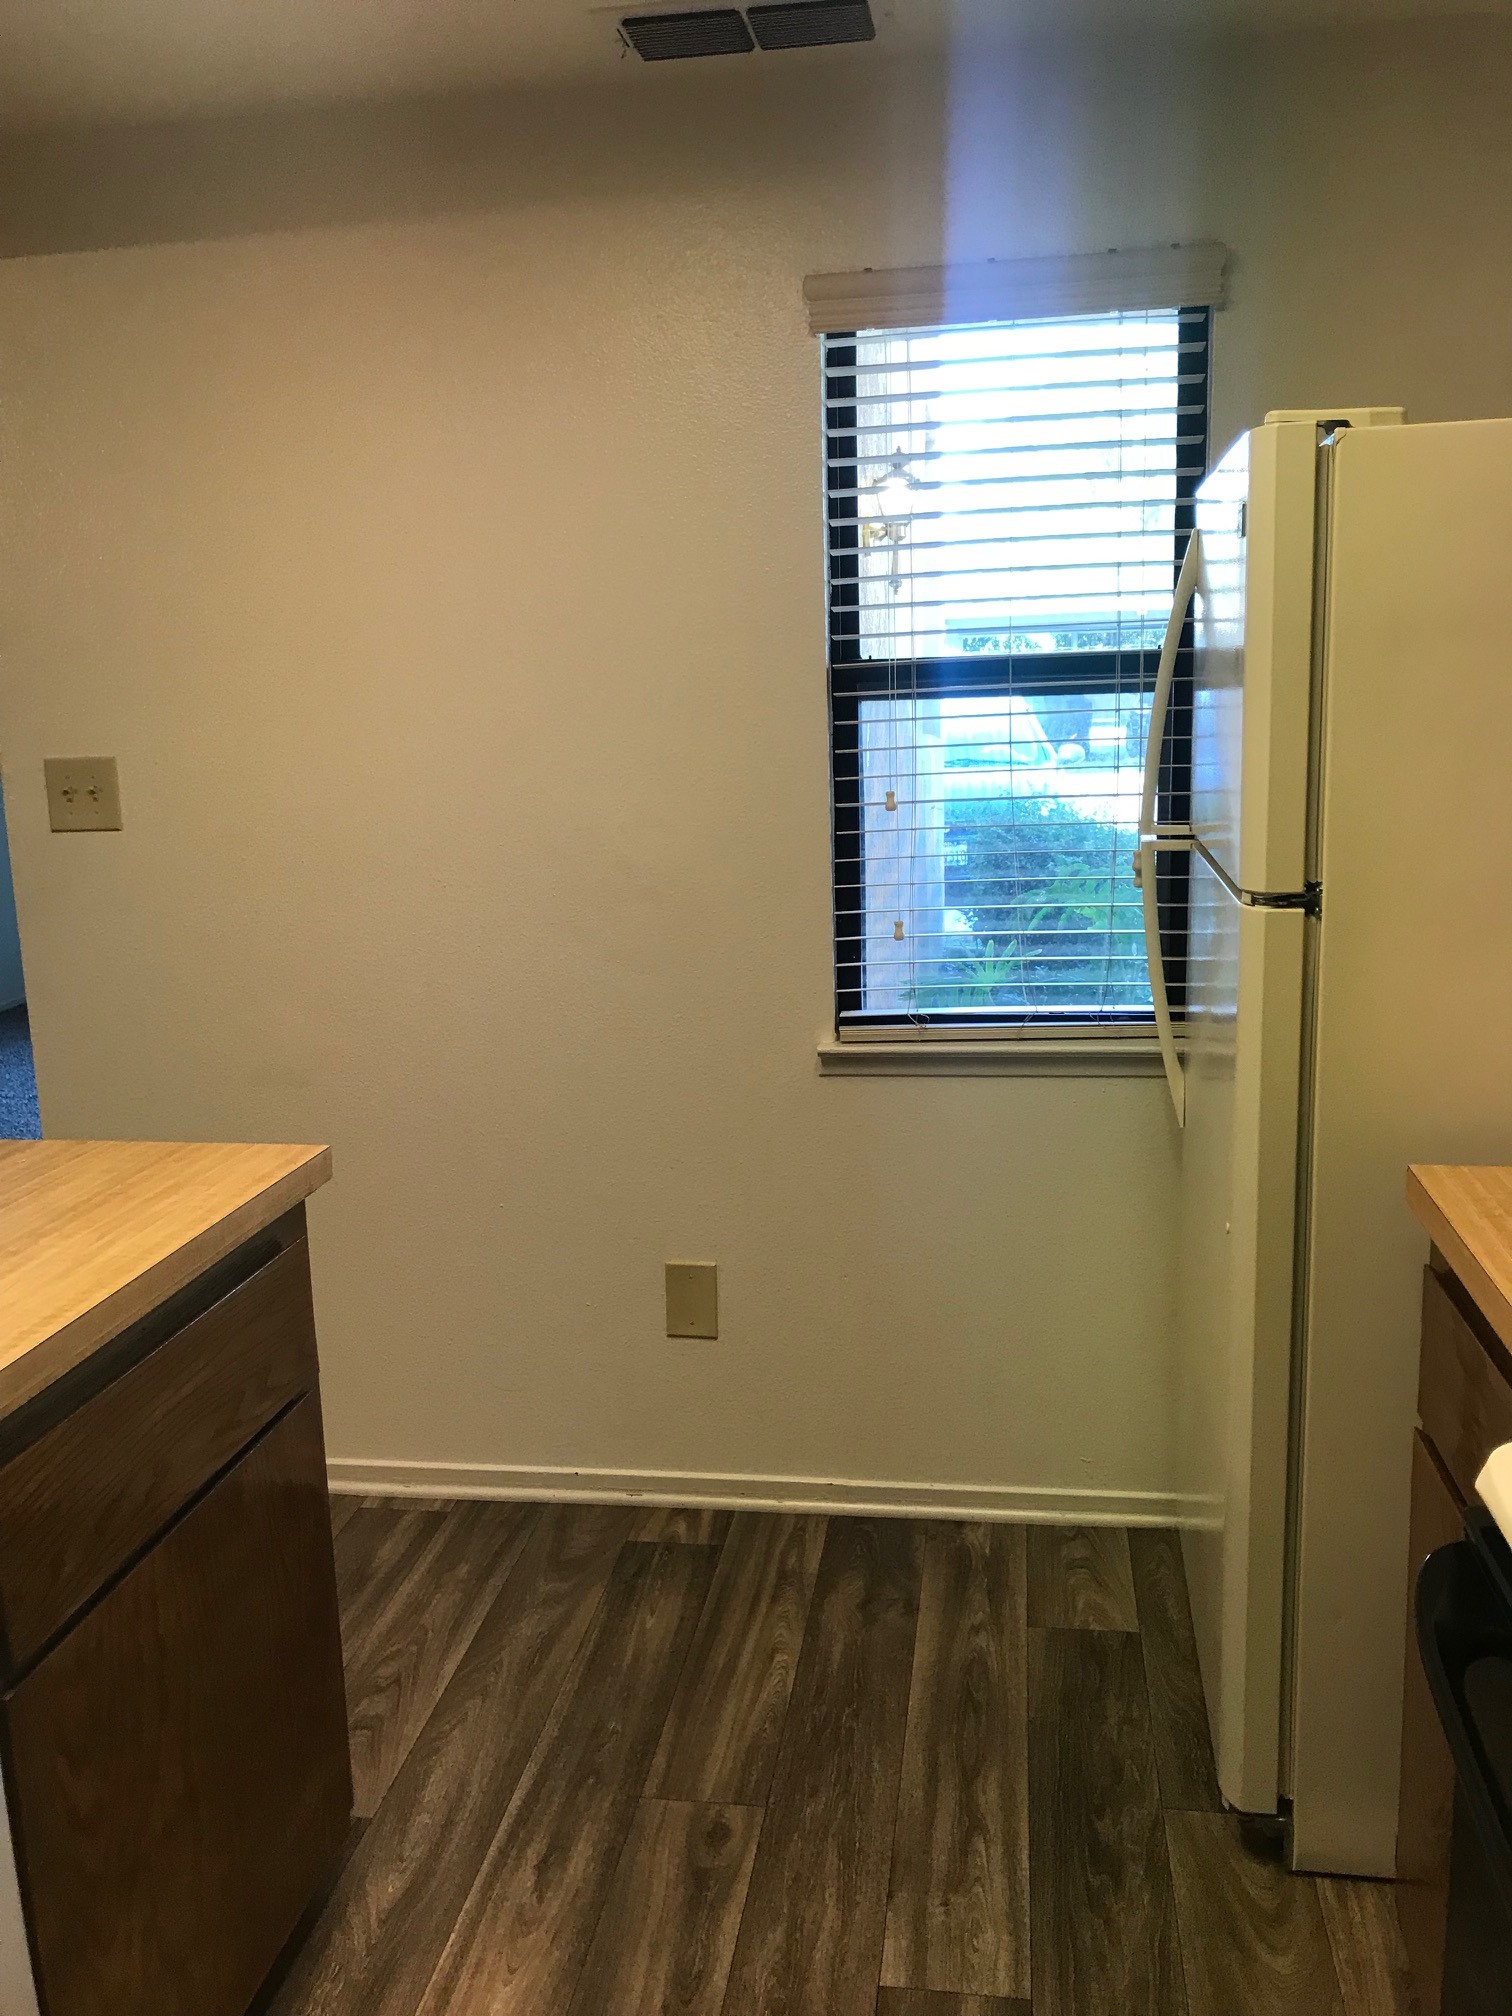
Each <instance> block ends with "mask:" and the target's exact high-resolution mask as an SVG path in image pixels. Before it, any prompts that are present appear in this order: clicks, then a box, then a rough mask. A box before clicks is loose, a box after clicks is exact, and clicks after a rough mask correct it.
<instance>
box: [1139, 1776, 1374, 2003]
mask: <svg viewBox="0 0 1512 2016" xmlns="http://www.w3.org/2000/svg"><path fill="white" fill-rule="evenodd" d="M1166 1832H1167V1834H1168V1836H1169V1838H1170V1844H1171V1871H1172V1874H1173V1876H1174V1877H1175V1882H1176V1909H1177V1915H1178V1917H1179V1919H1180V1923H1181V1950H1182V1955H1183V1958H1184V1960H1185V1963H1186V1978H1187V1996H1188V2003H1189V2008H1190V2016H1234V2012H1235V2011H1236V2010H1243V2011H1244V2016H1342V2010H1343V2003H1342V2000H1341V1997H1340V1994H1339V1983H1338V1977H1337V1975H1336V1973H1335V1971H1334V1963H1333V1953H1332V1950H1331V1949H1330V1946H1329V1943H1328V1932H1327V1929H1326V1927H1325V1925H1324V1923H1323V1910H1322V1906H1321V1905H1320V1903H1319V1901H1318V1892H1317V1887H1316V1885H1315V1884H1314V1882H1313V1880H1312V1878H1311V1877H1310V1876H1293V1875H1292V1874H1291V1873H1290V1871H1289V1870H1287V1869H1286V1868H1285V1867H1284V1866H1283V1865H1282V1863H1281V1862H1280V1861H1279V1860H1278V1859H1276V1858H1275V1857H1274V1856H1272V1855H1270V1854H1259V1853H1256V1852H1254V1851H1253V1850H1251V1849H1250V1848H1249V1847H1248V1846H1247V1845H1246V1843H1245V1840H1244V1838H1243V1835H1242V1833H1241V1831H1240V1822H1239V1821H1238V1820H1237V1819H1235V1817H1234V1816H1233V1815H1232V1814H1230V1813H1168V1814H1167V1815H1166Z"/></svg>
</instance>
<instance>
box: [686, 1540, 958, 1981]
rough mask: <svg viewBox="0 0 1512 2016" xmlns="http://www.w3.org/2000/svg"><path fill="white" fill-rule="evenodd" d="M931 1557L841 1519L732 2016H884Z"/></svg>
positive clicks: (760, 1856) (790, 1729) (807, 1646)
mask: <svg viewBox="0 0 1512 2016" xmlns="http://www.w3.org/2000/svg"><path fill="white" fill-rule="evenodd" d="M923 1551H924V1550H923V1538H922V1532H921V1529H920V1528H919V1526H918V1525H917V1524H916V1523H915V1522H913V1521H912V1520H904V1519H831V1520H830V1522H829V1529H828V1532H827V1534H826V1537H825V1543H824V1552H823V1555H822V1557H821V1559H820V1563H819V1574H818V1579H817V1581H816V1583H815V1586H814V1595H813V1600H812V1602H811V1604H810V1606H809V1617H808V1626H807V1629H806V1631H805V1633H804V1640H803V1650H802V1653H801V1654H800V1656H799V1660H798V1671H797V1674H796V1675H795V1677H794V1681H793V1693H792V1699H791V1701H790V1702H789V1704H788V1712H787V1719H786V1722H785V1723H784V1726H783V1732H782V1741H781V1744H780V1746H779V1749H778V1756H777V1765H776V1769H775V1771H774V1772H773V1775H772V1784H771V1790H770V1792H769V1794H768V1797H767V1809H766V1821H765V1824H764V1825H763V1827H762V1832H761V1841H760V1845H759V1846H758V1848H757V1851H756V1865H755V1868H754V1869H753V1871H752V1873H751V1884H750V1889H749V1890H748V1892H747V1894H746V1907H745V1914H744V1916H743V1918H742V1920H741V1926H740V1938H739V1941H738V1942H737V1944H736V1948H735V1959H734V1963H733V1965H732V1967H731V1972H730V1986H729V1991H728V1993H727V1994H726V1996H725V2004H724V2012H723V2016H874V2010H875V2005H876V1997H877V1981H878V1976H879V1974H880V1971H881V1962H882V1940H883V1934H884V1930H885V1926H886V1918H887V1885H888V1874H889V1870H890V1867H891V1862H892V1836H893V1823H894V1819H895V1817H896V1812H897V1802H898V1786H899V1780H900V1777H901V1772H902V1765H903V1744H904V1736H905V1731H906V1726H907V1716H908V1686H909V1674H910V1670H911V1668H912V1664H913V1649H914V1633H915V1628H916V1625H917V1621H918V1603H919V1582H920V1575H921V1570H922V1565H923Z"/></svg>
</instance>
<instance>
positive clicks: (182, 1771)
mask: <svg viewBox="0 0 1512 2016" xmlns="http://www.w3.org/2000/svg"><path fill="white" fill-rule="evenodd" d="M88 1145H90V1144H74V1143H67V1144H52V1143H37V1144H32V1143H28V1144H18V1146H21V1147H24V1148H25V1149H27V1150H33V1149H58V1150H65V1149H77V1148H80V1147H82V1146H88ZM94 1145H97V1146H98V1147H99V1148H100V1150H101V1151H102V1158H101V1162H100V1166H99V1169H98V1171H97V1172H96V1174H97V1175H98V1178H99V1181H98V1183H97V1184H95V1185H94V1188H93V1189H91V1183H92V1181H93V1179H92V1178H91V1177H90V1175H89V1171H88V1169H87V1166H85V1165H84V1164H82V1163H81V1162H80V1161H79V1160H78V1159H77V1158H73V1159H72V1160H70V1158H68V1157H67V1156H61V1157H59V1158H58V1160H56V1161H55V1162H54V1163H53V1164H52V1166H51V1168H49V1164H48V1162H47V1159H46V1158H45V1157H44V1158H42V1159H41V1161H39V1162H37V1163H34V1164H33V1165H32V1166H31V1168H30V1169H23V1168H22V1167H20V1166H18V1164H17V1162H16V1160H15V1157H14V1154H13V1152H12V1151H9V1150H7V1151H3V1152H0V1205H3V1202H4V1199H5V1195H6V1189H7V1184H10V1185H11V1187H12V1194H15V1195H19V1196H21V1197H22V1203H23V1207H24V1209H29V1210H31V1211H32V1213H33V1216H34V1217H35V1215H36V1204H37V1192H38V1187H39V1186H40V1187H41V1188H42V1189H44V1190H45V1189H46V1188H47V1187H48V1178H49V1176H50V1175H51V1176H54V1177H59V1176H61V1177H65V1178H67V1182H65V1183H64V1184H63V1186H62V1187H61V1188H60V1189H58V1192H57V1199H56V1201H57V1205H58V1217H57V1224H56V1227H55V1233H54V1236H55V1238H56V1240H57V1241H58V1242H59V1248H60V1256H61V1255H62V1254H63V1253H64V1252H65V1251H66V1249H67V1248H68V1247H69V1246H70V1245H73V1246H74V1247H78V1246H79V1243H80V1242H79V1228H78V1224H77V1217H78V1214H79V1212H80V1211H81V1210H82V1211H84V1212H85V1214H86V1215H87V1214H88V1212H89V1211H90V1210H91V1209H95V1210H98V1211H99V1213H100V1214H101V1223H102V1228H103V1229H102V1232H101V1235H100V1236H101V1237H102V1238H105V1239H115V1240H117V1241H118V1249H117V1252H116V1256H115V1260H114V1262H113V1263H111V1264H108V1265H105V1266H104V1267H103V1271H99V1272H97V1274H96V1276H95V1277H94V1279H93V1280H92V1281H91V1282H90V1283H89V1284H88V1285H87V1286H80V1285H78V1284H76V1285H75V1286H74V1287H73V1288H70V1286H69V1280H68V1270H67V1269H66V1268H65V1267H63V1266H62V1265H61V1260H60V1269H59V1271H58V1272H57V1273H56V1274H55V1275H47V1274H46V1273H45V1270H43V1271H42V1272H39V1270H38V1269H37V1267H36V1265H35V1261H36V1251H35V1248H34V1247H31V1246H27V1247H23V1248H20V1249H17V1248H14V1247H13V1246H12V1243H11V1236H10V1235H11V1226H10V1224H9V1222H8V1221H6V1230H5V1232H4V1233H3V1234H0V1288H6V1287H8V1288H9V1289H10V1290H11V1291H12V1294H11V1297H10V1298H9V1299H5V1300H0V1308H3V1309H4V1312H5V1314H4V1318H3V1319H0V1321H3V1323H4V1324H5V1325H8V1326H9V1329H8V1332H7V1330H6V1329H5V1328H0V1760H3V1767H4V1792H5V1816H4V1817H5V1822H6V1825H5V1829H4V1835H5V1839H4V1843H3V1847H4V1850H6V1851H8V1852H5V1853H0V1985H3V1987H4V1990H5V1997H6V1999H5V2000H4V2011H5V2016H32V2012H33V2011H38V2012H45V2016H149V2012H150V2016H243V2012H244V2011H245V2010H246V2009H247V2007H248V2005H249V2004H250V2003H251V2002H252V2000H253V1998H254V1996H255V1995H256V1993H257V1991H258V1988H259V1986H260V1985H261V1983H262V1981H263V1979H264V1977H265V1976H266V1974H267V1972H268V1970H269V1968H270V1966H271V1965H272V1963H273V1962H274V1960H275V1959H276V1958H277V1956H278V1953H279V1951H280V1949H281V1948H282V1947H283V1945H284V1944H285V1942H286V1941H287V1939H288V1937H289V1935H290V1933H291V1932H292V1931H293V1930H294V1928H295V1926H296V1924H297V1923H298V1921H299V1918H300V1916H301V1914H302V1913H303V1911H304V1910H305V1908H306V1906H307V1905H308V1904H309V1902H310V1901H311V1899H312V1898H313V1897H314V1895H315V1894H316V1893H317V1891H318V1889H319V1887H320V1885H321V1883H322V1882H323V1881H324V1880H325V1878H326V1877H327V1875H328V1874H329V1871H330V1870H331V1868H332V1867H333V1865H334V1863H335V1861H336V1859H337V1857H338V1855H339V1853H340V1850H341V1846H342V1843H343V1841H344V1839H345V1837H346V1833H347V1829H348V1825H349V1819H350V1813H351V1803H352V1798H351V1790H352V1788H351V1772H350V1764H349V1757H348V1750H347V1731H346V1702H345V1697H344V1692H343V1685H342V1674H341V1641H340V1630H339V1623H338V1617H337V1606H336V1587H335V1569H334V1563H333V1558H332V1546H331V1529H330V1514H329V1501H328V1498H327V1492H326V1468H325V1447H324V1436H323V1430H322V1423H321V1409H320V1390H319V1370H318V1361H317V1357H316V1347H315V1327H314V1312H313V1304H312V1298H311V1284H310V1269H309V1249H308V1243H307V1239H306V1230H305V1213H304V1204H303V1196H302V1194H301V1181H295V1182H294V1183H293V1185H292V1188H291V1185H290V1182H289V1181H288V1180H287V1176H288V1174H290V1173H292V1171H293V1169H294V1168H298V1167H301V1166H302V1171H303V1175H302V1182H303V1190H304V1191H305V1192H307V1191H308V1190H309V1189H313V1188H314V1186H315V1183H316V1182H318V1181H320V1180H322V1178H323V1165H322V1164H321V1162H320V1156H321V1155H322V1154H323V1151H310V1150H284V1151H264V1150H247V1151H245V1153H246V1155H247V1156H248V1157H249V1158H250V1159H249V1161H248V1163H247V1165H246V1166H245V1168H242V1169H241V1170H240V1173H239V1174H238V1173H237V1170H238V1165H236V1164H235V1163H234V1162H233V1163H232V1164H230V1165H227V1164H226V1163H225V1162H224V1160H222V1161H221V1162H216V1161H215V1159H214V1158H216V1157H217V1156H221V1157H223V1156H224V1154H225V1153H226V1152H227V1151H220V1150H214V1149H207V1150H206V1151H204V1153H205V1156H206V1158H207V1159H206V1161H205V1163H204V1164H203V1167H204V1169H205V1170H206V1171H207V1172H215V1176H214V1180H209V1178H208V1177H207V1181H206V1184H205V1187H204V1189H203V1190H202V1191H201V1193H200V1195H199V1198H198V1202H196V1201H195V1200H194V1198H193V1197H191V1196H188V1195H186V1194H185V1192H184V1186H185V1185H191V1186H192V1179H193V1175H194V1172H195V1169H196V1167H197V1166H199V1165H197V1164H196V1159H195V1156H194V1154H193V1152H191V1151H185V1150H182V1149H174V1150H172V1151H159V1152H160V1153H164V1154H167V1153H170V1152H171V1153H172V1155H173V1156H174V1157H176V1158H177V1166H176V1169H175V1171H174V1177H173V1180H172V1181H171V1182H169V1183H168V1184H167V1185H166V1187H165V1186H164V1184H163V1181H162V1178H163V1170H162V1168H161V1167H154V1166H153V1163H152V1158H151V1155H150V1153H148V1152H147V1151H146V1150H145V1149H143V1148H141V1147H139V1145H138V1144H94ZM118 1148H120V1149H130V1150H132V1151H133V1152H131V1153H128V1154H125V1155H124V1156H116V1157H114V1158H112V1157H111V1155H110V1154H109V1153H108V1152H106V1151H110V1150H115V1149H118ZM231 1152H232V1153H233V1154H234V1153H235V1152H238V1151H231ZM270 1154H271V1155H272V1156H273V1158H274V1165H273V1166H274V1167H275V1168H276V1167H279V1166H281V1165H280V1164H279V1163H278V1157H279V1156H280V1155H281V1156H282V1158H283V1161H284V1162H286V1163H289V1164H290V1165H291V1170H290V1171H289V1172H286V1173H285V1177H284V1178H277V1177H275V1179H274V1180H272V1181H265V1180H264V1179H265V1178H266V1176H267V1174H268V1168H269V1164H268V1160H267V1158H268V1156H269V1155H270ZM299 1158H303V1163H302V1165H301V1164H300V1162H299ZM228 1171H229V1173H228ZM222 1179H224V1180H222ZM134 1181H135V1182H136V1183H137V1187H138V1190H139V1193H140V1194H141V1195H146V1194H148V1193H151V1194H153V1195H156V1196H157V1198H158V1201H159V1203H160V1204H161V1205H164V1206H165V1207H166V1208H165V1210H164V1211H163V1212H162V1213H160V1215H159V1218H158V1219H157V1221H155V1222H156V1223H157V1230H156V1232H153V1231H151V1230H150V1229H149V1227H148V1223H147V1219H146V1218H143V1219H140V1220H138V1223H137V1232H138V1235H139V1237H138V1243H137V1244H136V1245H135V1246H133V1243H132V1240H131V1238H130V1236H129V1235H128V1236H124V1237H123V1234H122V1229H121V1228H122V1227H124V1226H126V1225H128V1224H129V1222H130V1217H131V1196H132V1188H133V1182H134ZM154 1186H156V1187H155V1188H154ZM243 1191H245V1192H246V1193H247V1194H246V1195H242V1194H241V1193H242V1192H243ZM291 1195H293V1196H294V1197H295V1198H296V1200H297V1201H295V1202H294V1203H293V1204H292V1205H291V1204H290V1203H289V1198H290V1196H291ZM91 1196H92V1197H93V1199H94V1202H93V1204H91V1202H90V1198H91ZM228 1211H229V1215H230V1217H231V1219H232V1221H233V1222H232V1226H231V1230H230V1232H229V1234H228V1233H226V1231H225V1230H224V1223H223V1221H224V1217H225V1216H226V1215H227V1213H228ZM43 1215H44V1217H45V1213H44V1214H43ZM263 1221H266V1222H263ZM112 1227H113V1228H114V1229H110V1228H112ZM33 1229H34V1230H35V1229H37V1228H36V1227H35V1225H34V1227H33ZM228 1240H230V1241H232V1242H234V1243H230V1244H229V1250H226V1249H227V1246H228ZM175 1241H186V1242H187V1244H188V1246H189V1247H190V1249H191V1250H190V1252H189V1254H188V1256H187V1257H184V1256H183V1255H182V1252H181V1249H180V1247H179V1246H177V1245H175V1243H174V1242H175ZM82 1250H84V1251H87V1252H88V1253H90V1254H92V1255H93V1256H94V1259H95V1261H96V1262H97V1263H98V1262H99V1261H100V1253H99V1245H98V1241H97V1240H95V1239H92V1238H87V1237H86V1238H85V1239H84V1241H83V1246H82ZM202 1261H208V1264H207V1265H200V1264H198V1263H200V1262H202ZM143 1271H145V1272H147V1273H148V1274H150V1275H151V1277H152V1278H151V1281H150V1282H149V1283H148V1284H147V1285H146V1286H144V1285H143V1283H142V1281H141V1278H140V1276H141V1273H142V1272H143ZM7 1275H9V1278H8V1279H7ZM70 1295H72V1297H73V1299H74V1301H77V1300H78V1299H79V1297H80V1296H81V1295H85V1296H89V1297H93V1298H94V1299H93V1300H92V1301H91V1302H90V1304H89V1307H88V1308H73V1307H72V1304H71V1303H70V1301H69V1297H70ZM28 1297H30V1299H28ZM60 1298H61V1299H60ZM102 1298H103V1300H104V1301H105V1302H106V1303H107V1304H110V1303H111V1302H112V1301H113V1303H114V1309H115V1316H114V1317H112V1316H110V1315H109V1314H108V1313H107V1315H106V1316H105V1317H104V1318H103V1319H102V1318H101V1317H100V1315H99V1307H100V1301H101V1299H102ZM39 1304H42V1305H44V1306H45V1309H46V1314H45V1317H44V1318H42V1319H41V1320H39V1319H38V1315H37V1310H38V1305H39ZM118 1319H130V1320H123V1321H122V1324H121V1327H117V1320H118ZM60 1340H62V1341H61V1342H60ZM8 1347H10V1351H11V1355H7V1351H8ZM37 1352H41V1353H42V1354H43V1355H44V1357H45V1356H46V1355H47V1354H48V1353H49V1352H51V1353H53V1364H52V1366H51V1368H50V1371H51V1376H48V1371H49V1368H47V1367H44V1368H43V1369H42V1370H41V1371H39V1370H38V1368H37V1366H36V1364H35V1362H33V1363H32V1364H31V1365H29V1366H28V1365H27V1364H26V1363H25V1360H26V1358H27V1355H28V1354H29V1353H31V1354H34V1353H37ZM16 1395H21V1396H23V1397H20V1398H16V1397H15V1396H16ZM7 1398H9V1399H10V1402H11V1404H9V1405H7V1404H6V1402H7ZM23 1949H24V1950H23ZM17 1984H19V1985H17ZM13 2003H14V2004H15V2005H16V2006H15V2009H14V2010H13V2008H12V2004H13Z"/></svg>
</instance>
